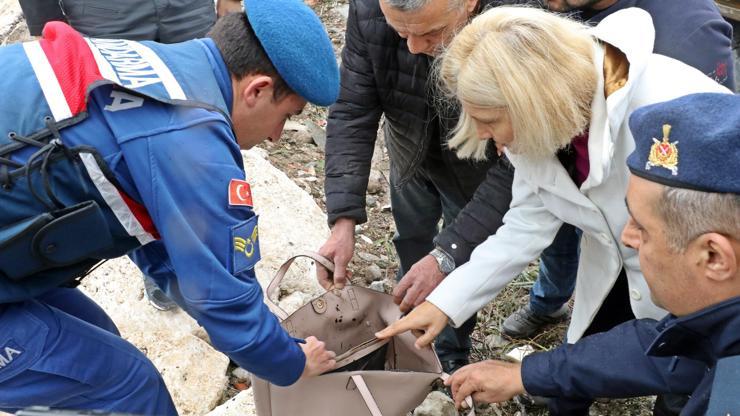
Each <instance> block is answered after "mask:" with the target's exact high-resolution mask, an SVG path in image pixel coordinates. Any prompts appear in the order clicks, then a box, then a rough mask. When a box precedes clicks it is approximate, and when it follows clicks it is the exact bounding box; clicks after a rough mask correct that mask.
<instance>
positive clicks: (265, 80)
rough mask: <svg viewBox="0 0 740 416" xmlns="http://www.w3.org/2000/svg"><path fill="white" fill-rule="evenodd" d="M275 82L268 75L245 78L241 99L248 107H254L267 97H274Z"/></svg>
mask: <svg viewBox="0 0 740 416" xmlns="http://www.w3.org/2000/svg"><path fill="white" fill-rule="evenodd" d="M274 83H275V82H274V81H273V80H272V78H271V77H269V76H267V75H254V76H250V77H247V78H245V79H244V83H243V84H242V88H241V99H242V101H243V102H244V104H245V105H246V106H247V108H254V107H255V106H256V105H257V104H258V103H259V102H260V100H262V99H264V98H265V97H268V98H270V99H272V93H273V86H274Z"/></svg>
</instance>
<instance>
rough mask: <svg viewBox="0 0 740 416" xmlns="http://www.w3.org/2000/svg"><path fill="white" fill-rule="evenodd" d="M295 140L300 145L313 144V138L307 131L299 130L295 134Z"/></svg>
mask: <svg viewBox="0 0 740 416" xmlns="http://www.w3.org/2000/svg"><path fill="white" fill-rule="evenodd" d="M293 140H295V141H296V142H298V143H304V144H313V136H311V133H309V132H308V131H306V130H298V131H296V132H295V133H293Z"/></svg>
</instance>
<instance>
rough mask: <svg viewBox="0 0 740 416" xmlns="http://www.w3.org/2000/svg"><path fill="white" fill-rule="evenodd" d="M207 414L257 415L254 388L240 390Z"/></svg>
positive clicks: (229, 415)
mask: <svg viewBox="0 0 740 416" xmlns="http://www.w3.org/2000/svg"><path fill="white" fill-rule="evenodd" d="M206 416H257V408H256V407H255V405H254V395H253V394H252V389H247V390H244V391H241V392H239V394H237V395H236V396H234V397H232V398H231V399H230V400H229V401H227V402H226V403H224V404H222V405H221V406H219V407H217V408H215V409H213V411H212V412H210V413H208V414H206Z"/></svg>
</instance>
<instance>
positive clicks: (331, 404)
mask: <svg viewBox="0 0 740 416" xmlns="http://www.w3.org/2000/svg"><path fill="white" fill-rule="evenodd" d="M298 257H309V258H312V259H313V260H315V261H316V262H317V263H319V264H320V265H322V266H324V267H325V268H326V269H328V270H329V271H330V272H333V270H334V265H333V264H332V263H331V262H330V261H329V260H327V259H326V258H324V257H322V256H321V255H319V254H316V253H311V252H307V253H305V254H300V255H297V256H294V257H291V258H290V259H288V261H286V262H285V263H284V264H283V265H282V267H281V268H280V270H278V272H277V274H276V276H275V278H274V279H273V280H272V282H271V283H270V285H269V286H268V288H267V294H266V296H265V298H266V299H265V303H266V304H267V305H268V306H269V307H270V309H271V310H272V311H273V312H274V313H275V314H276V315H277V316H278V318H280V320H281V321H282V326H283V328H285V329H286V330H287V331H288V333H290V335H291V336H293V337H296V338H306V337H309V336H312V335H313V336H315V337H317V338H318V339H319V340H321V341H324V342H325V343H326V348H327V349H328V350H331V351H334V352H336V353H337V370H334V371H332V372H329V373H326V374H323V375H321V376H318V377H313V378H309V379H305V380H303V379H302V380H299V381H298V382H297V383H295V384H293V385H292V386H289V387H280V386H275V385H273V384H270V383H269V382H267V381H265V380H262V379H259V378H256V377H255V378H254V380H253V389H254V399H255V403H256V407H257V415H258V416H296V415H307V416H311V415H332V416H334V415H352V416H359V415H372V416H401V415H404V416H405V415H406V414H407V413H408V412H410V411H412V410H413V409H414V408H416V407H417V406H418V405H419V404H421V402H422V401H424V399H425V398H426V396H427V395H428V394H429V392H431V390H432V386H433V385H434V384H435V383H436V382H437V381H438V380H439V379H441V378H444V377H446V374H444V373H443V372H442V366H441V365H440V363H439V359H438V358H437V355H436V354H435V352H434V350H432V349H431V348H426V349H423V350H418V349H416V348H415V347H414V342H415V341H416V338H415V337H414V335H413V334H411V333H410V332H406V333H403V334H401V335H398V336H396V337H394V338H392V339H390V340H384V341H381V340H379V339H377V338H375V335H374V334H375V332H377V331H379V330H381V329H383V328H385V327H386V326H387V325H388V324H390V323H392V322H394V321H396V320H398V318H400V317H401V311H400V310H399V309H398V306H396V304H394V303H393V298H392V297H391V296H390V295H387V294H385V293H381V292H377V291H374V290H372V289H367V288H364V287H359V286H352V285H347V286H345V288H344V289H341V290H332V291H329V292H326V293H324V294H323V295H321V296H319V297H317V298H315V299H313V300H312V301H311V302H310V303H309V304H307V305H304V306H303V307H301V308H300V309H298V310H297V311H296V312H295V313H293V314H292V315H290V316H288V314H287V313H285V311H283V310H282V309H280V308H279V307H278V306H277V305H276V304H275V303H274V302H273V301H272V299H273V297H274V296H275V295H276V294H277V292H278V291H279V286H280V282H281V281H282V279H283V277H284V276H285V273H286V272H287V271H288V268H289V267H290V265H291V264H292V263H293V261H294V260H295V259H296V258H298ZM469 404H470V405H471V406H470V407H471V408H472V401H469ZM471 414H472V412H471Z"/></svg>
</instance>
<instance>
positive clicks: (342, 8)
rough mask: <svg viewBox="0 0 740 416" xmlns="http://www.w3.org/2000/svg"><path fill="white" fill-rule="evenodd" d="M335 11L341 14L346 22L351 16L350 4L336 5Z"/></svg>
mask: <svg viewBox="0 0 740 416" xmlns="http://www.w3.org/2000/svg"><path fill="white" fill-rule="evenodd" d="M334 11H335V12H336V13H337V14H339V15H340V16H342V18H344V21H345V22H346V21H347V19H348V18H349V4H344V5H342V6H338V7H335V8H334Z"/></svg>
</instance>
